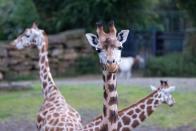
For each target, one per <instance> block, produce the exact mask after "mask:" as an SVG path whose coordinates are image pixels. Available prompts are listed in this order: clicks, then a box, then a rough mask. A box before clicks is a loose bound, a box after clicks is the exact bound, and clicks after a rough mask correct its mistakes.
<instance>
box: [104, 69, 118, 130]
mask: <svg viewBox="0 0 196 131" xmlns="http://www.w3.org/2000/svg"><path fill="white" fill-rule="evenodd" d="M103 81H104V87H103V88H104V104H103V121H102V127H101V129H102V130H105V131H110V130H111V131H115V130H116V129H117V120H118V119H117V118H118V94H117V90H116V73H109V72H107V71H103Z"/></svg>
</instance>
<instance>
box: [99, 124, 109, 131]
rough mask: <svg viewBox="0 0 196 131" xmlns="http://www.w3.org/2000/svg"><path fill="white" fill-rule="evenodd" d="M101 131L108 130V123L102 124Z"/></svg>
mask: <svg viewBox="0 0 196 131" xmlns="http://www.w3.org/2000/svg"><path fill="white" fill-rule="evenodd" d="M100 131H108V125H106V124H104V125H102V126H101V129H100Z"/></svg>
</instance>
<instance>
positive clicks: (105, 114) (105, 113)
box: [103, 105, 107, 117]
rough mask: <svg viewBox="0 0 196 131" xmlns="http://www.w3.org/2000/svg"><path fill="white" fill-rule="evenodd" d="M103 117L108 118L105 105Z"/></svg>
mask: <svg viewBox="0 0 196 131" xmlns="http://www.w3.org/2000/svg"><path fill="white" fill-rule="evenodd" d="M103 115H104V116H105V117H106V116H107V112H106V106H105V105H103Z"/></svg>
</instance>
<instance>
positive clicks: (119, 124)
mask: <svg viewBox="0 0 196 131" xmlns="http://www.w3.org/2000/svg"><path fill="white" fill-rule="evenodd" d="M121 127H122V124H121V122H118V126H117V130H118V131H119V130H120V128H121Z"/></svg>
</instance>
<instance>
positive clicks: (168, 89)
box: [165, 86, 176, 93]
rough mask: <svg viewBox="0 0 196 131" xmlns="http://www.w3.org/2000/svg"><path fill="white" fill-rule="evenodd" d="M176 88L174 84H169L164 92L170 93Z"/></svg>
mask: <svg viewBox="0 0 196 131" xmlns="http://www.w3.org/2000/svg"><path fill="white" fill-rule="evenodd" d="M175 90H176V87H175V86H170V87H169V88H167V89H165V91H166V92H169V93H172V92H174V91H175Z"/></svg>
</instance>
